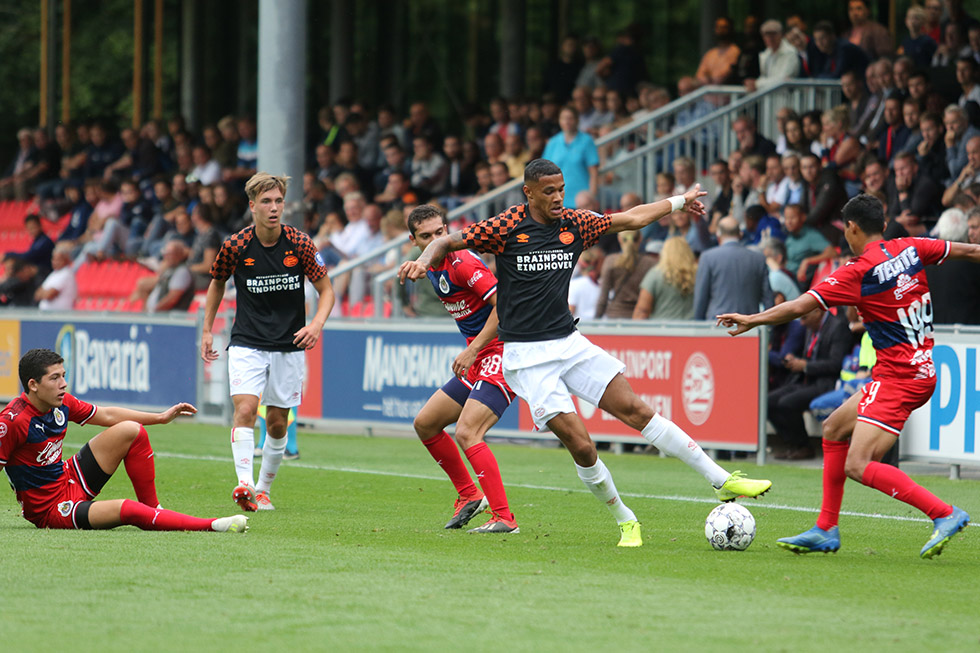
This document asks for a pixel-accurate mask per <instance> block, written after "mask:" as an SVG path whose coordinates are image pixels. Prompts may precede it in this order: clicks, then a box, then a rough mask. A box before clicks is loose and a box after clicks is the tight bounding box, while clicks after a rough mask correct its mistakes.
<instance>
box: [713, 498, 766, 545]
mask: <svg viewBox="0 0 980 653" xmlns="http://www.w3.org/2000/svg"><path fill="white" fill-rule="evenodd" d="M704 536H705V537H706V538H708V542H709V543H710V544H711V546H713V547H714V548H715V549H717V550H718V551H744V550H745V549H747V548H749V545H750V544H752V540H754V539H755V517H753V516H752V513H751V512H749V511H748V509H747V508H745V507H744V506H741V505H739V504H737V503H723V504H721V505H720V506H717V507H716V508H715V509H714V510H712V511H711V512H710V513H709V514H708V518H707V519H706V520H705V521H704Z"/></svg>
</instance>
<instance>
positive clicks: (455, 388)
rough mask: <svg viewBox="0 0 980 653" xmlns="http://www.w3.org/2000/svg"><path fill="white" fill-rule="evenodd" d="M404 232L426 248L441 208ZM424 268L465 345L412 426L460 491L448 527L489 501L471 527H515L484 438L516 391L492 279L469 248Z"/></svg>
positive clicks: (440, 232)
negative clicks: (484, 515)
mask: <svg viewBox="0 0 980 653" xmlns="http://www.w3.org/2000/svg"><path fill="white" fill-rule="evenodd" d="M408 230H409V232H410V234H411V236H410V237H411V240H412V242H413V243H414V244H416V245H418V246H419V248H421V249H425V248H426V247H427V246H428V245H429V243H431V242H432V241H433V240H435V239H436V238H439V237H441V236H445V235H446V234H447V233H448V232H449V226H448V222H447V221H446V216H445V215H443V214H442V212H440V211H439V210H438V209H437V208H436V207H434V206H432V205H431V204H424V205H422V206H419V207H416V208H415V209H413V210H412V212H411V214H409V216H408ZM427 274H428V277H429V281H431V282H432V286H433V287H434V288H435V291H436V294H437V295H438V296H439V299H441V300H442V302H443V304H444V305H445V306H446V310H447V311H449V313H450V315H452V316H453V317H454V318H455V319H456V326H457V327H459V332H460V333H462V334H463V336H464V337H465V338H466V345H467V346H466V349H464V350H463V352H462V353H461V354H460V355H459V356H457V357H456V360H454V361H453V374H454V375H455V376H453V378H451V379H450V380H449V381H447V382H446V384H445V385H444V386H442V388H441V389H440V390H436V391H435V393H434V394H433V395H432V397H430V398H429V401H427V402H426V404H425V406H424V407H423V408H422V410H421V412H419V414H418V415H417V416H416V417H415V432H416V433H418V434H419V438H420V439H421V440H422V444H424V445H425V447H426V448H427V449H428V450H429V453H430V454H432V457H433V458H435V460H436V462H437V463H439V465H440V466H441V467H442V469H443V471H445V472H446V474H447V475H448V476H449V479H450V480H451V481H452V482H453V486H455V488H456V492H458V493H459V498H457V499H456V505H455V514H453V517H452V519H450V520H449V523H448V524H446V528H462V527H463V526H464V525H466V523H467V522H469V521H470V519H472V518H473V517H474V515H476V514H477V513H479V512H482V511H483V510H485V509H486V508H487V506H488V505H489V506H490V510H491V513H492V517H491V518H490V521H488V522H487V523H486V524H483V525H482V526H479V527H477V528H474V529H471V530H470V531H469V532H470V533H518V532H520V528H518V526H517V521H516V520H515V519H514V514H513V513H512V512H511V511H510V508H509V507H508V505H507V493H506V492H505V491H504V483H503V481H502V480H501V479H500V469H499V468H498V467H497V459H496V458H495V457H494V455H493V452H491V451H490V448H489V447H488V446H487V444H486V442H484V441H483V437H484V436H485V435H486V433H487V431H488V430H489V429H490V427H492V426H493V425H494V424H496V423H497V420H499V419H500V416H501V415H503V413H504V411H505V410H507V406H509V405H510V404H511V402H512V401H513V400H514V391H513V390H511V389H510V387H509V386H508V385H507V382H506V381H504V375H503V372H501V369H500V356H501V354H502V353H503V350H504V345H503V343H502V342H500V340H498V339H497V309H496V305H497V278H496V277H495V276H494V275H493V273H492V272H490V270H489V269H488V268H487V266H486V265H484V264H483V261H482V260H480V257H478V256H477V255H476V254H474V253H473V252H470V251H464V252H460V253H458V254H457V253H456V252H450V253H449V254H448V255H447V256H446V258H445V259H443V261H442V263H441V264H439V265H434V266H432V267H430V268H429V269H428V271H427ZM454 422H455V423H456V439H457V440H458V441H459V445H460V446H461V447H462V448H463V453H465V454H466V457H467V458H468V459H469V461H470V464H471V465H473V471H475V472H476V475H477V478H479V479H480V487H482V488H483V491H484V492H483V493H481V492H480V491H479V490H478V489H477V488H476V485H474V484H473V480H472V479H471V478H470V474H469V472H468V471H467V470H466V464H465V463H464V462H463V459H462V457H460V455H459V450H458V449H456V444H455V443H454V442H453V441H452V438H450V437H449V436H448V435H447V434H446V431H445V428H446V427H447V426H449V425H450V424H452V423H454ZM484 493H485V495H484Z"/></svg>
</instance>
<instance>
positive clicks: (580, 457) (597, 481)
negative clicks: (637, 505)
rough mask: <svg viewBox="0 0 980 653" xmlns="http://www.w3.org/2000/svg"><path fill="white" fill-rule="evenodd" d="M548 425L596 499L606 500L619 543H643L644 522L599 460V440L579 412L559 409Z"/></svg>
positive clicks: (638, 544)
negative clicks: (589, 429)
mask: <svg viewBox="0 0 980 653" xmlns="http://www.w3.org/2000/svg"><path fill="white" fill-rule="evenodd" d="M548 428H550V429H551V431H552V433H554V434H555V435H556V436H558V439H559V440H561V442H562V444H564V445H565V448H566V449H568V453H570V454H571V455H572V460H574V461H575V469H576V471H577V472H578V477H579V478H580V479H582V482H583V483H585V487H587V488H589V491H591V492H592V494H593V496H595V498H596V499H598V500H599V501H601V502H602V503H604V504H606V507H607V508H609V512H611V513H612V514H613V516H614V517H615V518H616V522H617V523H618V524H619V528H620V541H619V546H629V547H635V546H641V545H642V544H643V539H642V537H641V536H640V524H639V522H638V521H637V520H636V515H635V514H633V511H632V510H630V509H629V508H628V507H627V506H626V504H624V503H623V500H622V498H621V497H620V496H619V491H618V490H617V489H616V483H615V482H614V481H613V477H612V474H611V473H610V472H609V469H607V468H606V465H605V464H604V463H603V462H602V461H601V460H599V454H598V452H597V451H596V448H595V442H593V441H592V438H591V437H590V436H589V432H588V430H586V428H585V423H584V422H582V418H581V417H579V416H578V413H558V414H557V415H555V416H554V417H552V418H551V419H550V420H548Z"/></svg>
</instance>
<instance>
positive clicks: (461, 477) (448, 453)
mask: <svg viewBox="0 0 980 653" xmlns="http://www.w3.org/2000/svg"><path fill="white" fill-rule="evenodd" d="M462 412H463V407H462V406H461V405H459V403H457V402H456V400H454V399H453V398H451V397H450V396H449V395H447V394H446V393H445V392H443V391H442V390H441V389H440V390H436V391H435V392H434V393H432V396H431V397H429V400H428V401H427V402H425V405H424V406H423V407H422V410H420V411H419V414H418V415H416V416H415V421H414V423H413V426H414V427H415V432H416V433H417V434H418V436H419V440H421V441H422V444H423V445H425V448H426V449H427V450H428V451H429V455H431V456H432V459H433V460H435V461H436V463H437V464H438V465H439V466H440V467H442V471H444V472H446V475H447V476H448V477H449V480H450V481H452V484H453V487H454V488H456V494H457V495H458V496H457V498H456V502H455V504H454V505H453V516H452V517H451V518H450V520H449V522H448V523H447V524H446V528H447V529H457V528H462V527H463V526H465V525H466V523H467V522H469V521H470V519H472V518H473V516H474V515H476V514H477V513H479V512H482V511H483V510H485V509H486V507H487V500H486V497H484V495H483V493H482V492H480V490H479V489H477V487H476V484H475V483H474V482H473V478H472V477H471V476H470V472H469V470H468V469H467V468H466V463H464V462H463V457H462V456H461V455H460V454H459V449H458V448H457V447H456V443H455V442H453V439H452V438H450V437H449V434H448V433H446V427H447V426H449V425H450V424H452V423H454V422H456V421H457V420H458V419H459V416H460V415H461V414H462Z"/></svg>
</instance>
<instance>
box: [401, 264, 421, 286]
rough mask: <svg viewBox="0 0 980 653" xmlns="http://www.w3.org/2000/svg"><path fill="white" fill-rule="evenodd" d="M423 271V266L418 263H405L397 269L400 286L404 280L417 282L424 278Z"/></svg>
mask: <svg viewBox="0 0 980 653" xmlns="http://www.w3.org/2000/svg"><path fill="white" fill-rule="evenodd" d="M425 271H426V270H425V266H423V265H421V264H420V263H419V262H418V261H405V262H404V263H402V264H401V267H400V268H398V280H399V281H401V283H402V285H404V284H405V279H408V280H409V281H417V280H418V279H421V278H422V277H424V276H425Z"/></svg>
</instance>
